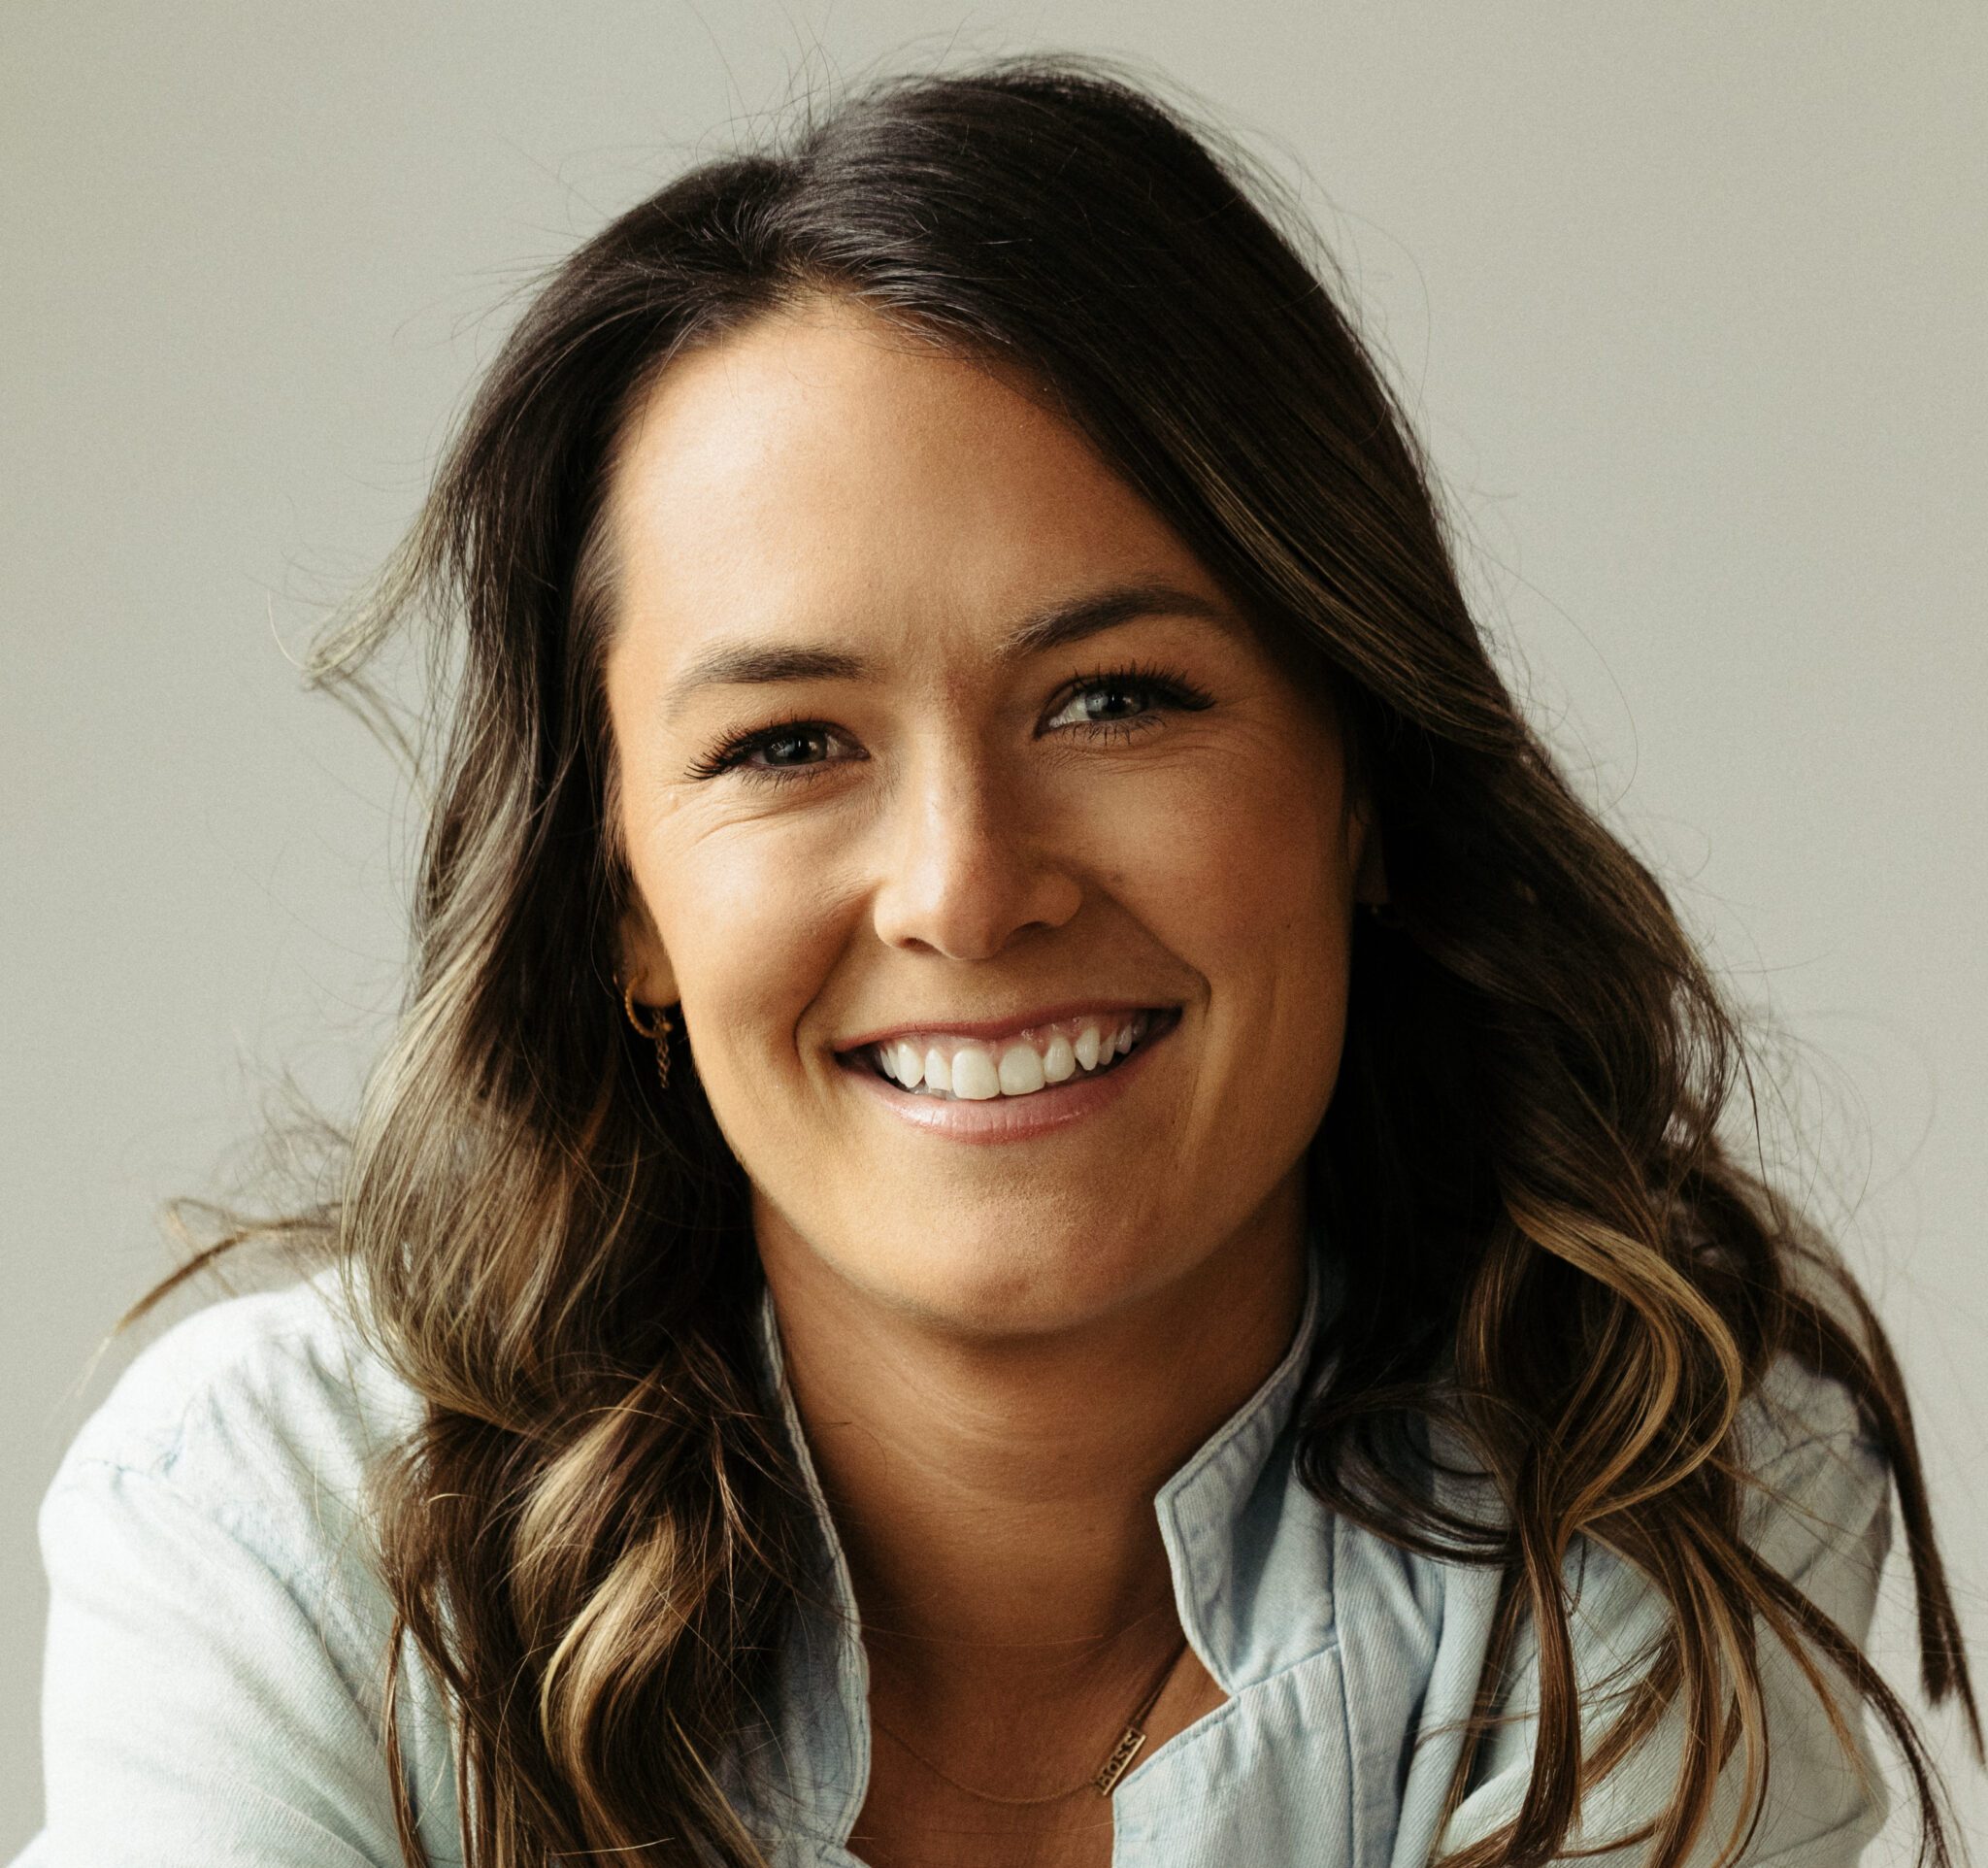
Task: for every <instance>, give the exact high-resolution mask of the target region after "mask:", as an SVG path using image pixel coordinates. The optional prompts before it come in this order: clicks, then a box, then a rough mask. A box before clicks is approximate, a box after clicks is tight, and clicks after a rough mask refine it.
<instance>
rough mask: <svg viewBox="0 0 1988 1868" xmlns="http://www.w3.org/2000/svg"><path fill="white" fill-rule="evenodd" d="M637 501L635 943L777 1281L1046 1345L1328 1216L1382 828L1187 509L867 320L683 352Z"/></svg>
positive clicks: (622, 515)
mask: <svg viewBox="0 0 1988 1868" xmlns="http://www.w3.org/2000/svg"><path fill="white" fill-rule="evenodd" d="M611 522H612V524H613V527H614V536H615V543H616V546H617V548H618V553H619V560H620V569H619V574H618V583H617V584H616V593H615V617H614V625H613V626H614V634H613V643H612V647H611V649H610V651H609V658H608V667H607V687H608V698H609V711H610V715H611V718H612V723H613V735H614V742H615V755H616V758H617V761H618V772H619V781H620V782H619V792H618V797H619V815H620V829H621V833H622V836H623V838H624V841H625V846H626V854H627V860H628V865H629V869H630V871H631V873H632V876H633V879H634V884H635V890H636V897H637V899H636V901H635V903H634V905H633V907H632V909H631V912H630V914H629V916H628V917H627V919H626V921H625V923H624V927H623V936H622V938H623V947H624V957H625V960H626V963H627V965H628V967H629V968H630V973H631V977H632V978H633V980H634V982H635V984H636V989H637V996H638V997H639V998H641V999H644V1000H646V1001H650V1002H656V1003H664V1004H670V1003H674V1002H677V1001H679V1000H680V1002H681V1011H680V1014H679V1018H678V1024H679V1034H682V1035H679V1037H678V1039H677V1040H676V1042H677V1044H678V1045H679V1046H680V1045H681V1044H683V1042H684V1041H685V1037H686V1036H687V1040H688V1042H689V1044H690V1047H691V1049H692V1051H694V1053H695V1057H696V1065H697V1070H698V1073H699V1075H700V1076H701V1077H702V1079H703V1082H704V1084H705V1088H706V1090H707V1093H708V1094H709V1096H710V1099H711V1103H712V1109H713V1110H714V1112H715V1114H716V1117H717V1119H718V1122H719V1124H720V1126H721V1127H722V1129H723V1131H724V1134H725V1136H726V1139H727V1140H728V1142H729V1143H730V1145H731V1147H732V1149H733V1151H735V1152H736V1154H737V1155H738V1157H739V1159H740V1161H741V1162H742V1163H743V1164H744V1166H745V1169H746V1174H747V1176H748V1177H749V1179H750V1182H751V1184H752V1187H753V1196H754V1217H755V1222H756V1226H757V1229H758V1235H759V1239H760V1247H761V1251H762V1252H765V1253H767V1254H769V1262H770V1263H771V1262H772V1256H773V1254H775V1253H781V1254H785V1255H786V1256H787V1257H788V1258H789V1259H790V1260H791V1259H794V1258H796V1257H798V1258H799V1259H801V1260H805V1262H806V1263H807V1265H808V1267H809V1269H810V1271H811V1273H812V1274H817V1275H818V1274H822V1273H826V1274H827V1275H830V1276H832V1277H834V1278H836V1279H839V1280H842V1281H845V1283H846V1284H847V1285H848V1286H850V1287H852V1289H853V1290H854V1291H855V1292H857V1293H860V1294H862V1295H864V1296H867V1297H869V1298H872V1299H875V1300H877V1301H879V1302H882V1303H884V1304H887V1305H890V1306H893V1307H896V1308H899V1309H904V1310H909V1311H911V1312H913V1313H916V1314H918V1315H920V1316H923V1317H925V1318H929V1319H932V1320H935V1321H944V1322H946V1323H949V1324H950V1325H952V1326H955V1327H959V1328H964V1329H968V1330H973V1331H976V1332H1044V1331H1050V1330H1054V1329H1057V1328H1064V1327H1074V1326H1077V1325H1078V1324H1080V1323H1082V1322H1084V1321H1086V1320H1089V1319H1093V1318H1102V1317H1105V1316H1107V1315H1109V1314H1110V1312H1112V1311H1113V1310H1116V1309H1118V1308H1120V1307H1122V1306H1124V1305H1127V1304H1130V1303H1133V1302H1137V1301H1139V1300H1141V1299H1143V1298H1148V1297H1152V1296H1155V1295H1157V1294H1159V1293H1161V1292H1162V1291H1164V1290H1165V1288H1166V1287H1167V1286H1169V1285H1170V1284H1180V1285H1181V1286H1182V1288H1183V1289H1185V1288H1188V1287H1190V1285H1191V1284H1193V1282H1194V1281H1195V1280H1196V1278H1197V1275H1199V1277H1200V1279H1202V1280H1206V1279H1207V1278H1208V1277H1209V1276H1210V1275H1211V1274H1213V1275H1217V1276H1219V1275H1220V1260H1221V1257H1222V1255H1223V1254H1224V1252H1233V1251H1239V1250H1243V1249H1245V1248H1244V1247H1243V1244H1241V1243H1240V1242H1244V1241H1248V1240H1251V1239H1257V1238H1261V1237H1264V1236H1266V1234H1267V1232H1272V1231H1277V1230H1282V1231H1283V1232H1284V1233H1285V1234H1286V1236H1288V1226H1287V1225H1284V1224H1282V1223H1281V1221H1279V1220H1278V1218H1277V1217H1278V1216H1283V1217H1285V1218H1288V1217H1292V1216H1295V1214H1296V1213H1297V1211H1298V1206H1297V1187H1298V1185H1299V1181H1298V1174H1299V1166H1300V1162H1301V1159H1302V1156H1303V1153H1304V1151H1305V1147H1306V1144H1307V1142H1308V1141H1309V1138H1310V1136H1311V1134H1312V1131H1313V1130H1314V1129H1315V1128H1316V1126H1317V1124H1318V1121H1319V1118H1320V1117H1321V1116H1322V1114H1323V1113H1324V1110H1325V1107H1326V1103H1327V1100H1328V1098H1329V1096H1330V1094H1331V1091H1332V1085H1333V1080H1334V1077H1335V1074H1336V1072H1337V1069H1338V1063H1339V1056H1340V1050H1341V1040H1342V1029H1343V1022H1344V1011H1345V997H1346V976H1347V953H1348V943H1349V932H1350V922H1351V917H1352V911H1353V901H1354V887H1355V877H1356V873H1357V872H1358V870H1359V867H1360V860H1361V851H1362V841H1363V825H1362V822H1361V819H1360V817H1358V815H1357V814H1356V813H1355V811H1354V810H1353V808H1352V805H1351V801H1350V800H1349V798H1348V795H1347V791H1346V786H1345V783H1344V776H1343V768H1342V756H1341V747H1340V744H1339V740H1338V737H1337V734H1336V732H1335V730H1334V728H1333V725H1332V723H1331V721H1330V720H1329V718H1328V717H1326V715H1325V713H1324V711H1323V710H1322V709H1321V708H1320V706H1319V705H1318V704H1317V703H1316V702H1315V701H1314V700H1312V699H1309V698H1308V696H1306V695H1305V694H1304V693H1302V692H1300V691H1299V690H1298V688H1297V687H1295V686H1294V685H1293V684H1292V683H1291V682H1290V681H1289V680H1288V679H1287V678H1286V677H1284V676H1283V675H1282V674H1280V673H1279V671H1278V669H1277V668H1276V665H1275V664H1274V663H1273V661H1272V660H1271V658H1270V657H1269V656H1268V655H1266V654H1265V652H1264V651H1263V650H1261V649H1260V648H1259V647H1258V646H1257V644H1256V643H1255V642H1254V640H1253V639H1252V638H1251V636H1250V634H1249V632H1248V630H1247V629H1246V628H1245V627H1244V625H1243V619H1242V617H1240V616H1239V615H1238V614H1237V612H1236V611H1235V609H1234V608H1233V607H1232V606H1231V605H1230V604H1229V602H1228V601H1227V600H1226V599H1225V598H1224V596H1223V594H1222V592H1221V590H1220V589H1219V588H1218V587H1217V586H1216V584H1215V583H1214V581H1213V580H1212V579H1211V578H1210V576H1209V573H1208V572H1207V571H1206V570H1205V569H1204V568H1203V567H1202V566H1201V564H1200V563H1199V562H1197V560H1196V559H1195V557H1194V556H1193V555H1192V554H1191V553H1190V552H1189V551H1188V550H1187V548H1186V547H1185V546H1184V545H1183V544H1182V543H1181V541H1180V540H1179V539H1178V538H1177V537H1176V535H1175V534H1174V532H1173V531H1172V530H1171V529H1170V528H1169V527H1168V525H1167V524H1166V522H1165V521H1164V520H1163V519H1161V518H1160V517H1158V515H1157V514H1155V513H1154V512H1153V511H1152V510H1151V509H1150V508H1149V507H1148V506H1146V505H1145V504H1144V503H1143V501H1142V500H1141V499H1140V498H1139V497H1138V496H1137V495H1136V494H1135V493H1133V492H1132V491H1131V490H1130V489H1129V488H1128V487H1127V486H1126V485H1125V484H1123V483H1122V482H1121V481H1119V480H1118V479H1117V478H1116V477H1115V476H1114V475H1113V474H1112V473H1111V471H1110V469H1109V468H1108V467H1107V466H1106V465H1105V464H1104V462H1103V461H1102V460H1101V459H1100V457H1099V456H1098V455H1097V454H1096V452H1094V450H1092V448H1091V447H1090V445H1089V444H1088V443H1087V442H1086V441H1085V440H1083V439H1082V438H1081V437H1080V436H1079V435H1078V434H1077V432H1076V431H1075V430H1073V429H1072V428H1071V427H1069V426H1068V425H1066V424H1065V423H1064V422H1063V421H1062V420H1061V419H1060V418H1058V417H1055V416H1053V415H1051V414H1049V413H1047V412H1045V410H1044V408H1043V407H1042V406H1041V405H1040V404H1039V403H1038V402H1037V401H1035V400H1032V399H1031V398H1030V397H1029V396H1028V395H1026V394H1025V393H1023V392H1022V390H1021V389H1020V387H1019V386H1018V384H1016V383H1015V382H1014V381H1012V380H1005V379H1004V378H1003V377H1002V376H1000V375H997V374H995V373H993V372H991V371H990V370H989V369H987V368H985V367H983V366H981V365H978V364H976V363H973V362H969V361H965V360H963V359H961V358H959V357H957V356H954V355H951V354H948V353H945V352H943V351H940V350H936V349H932V348H927V347H923V346H920V345H918V344H917V343H915V342H914V341H912V340H911V339H909V338H907V337H906V336H905V335H904V334H903V333H901V332H898V331H895V330H893V329H892V328H890V327H889V326H887V325H885V324H883V323H881V322H880V321H878V320H877V319H876V318H875V317H874V316H873V315H871V314H868V313H866V312H863V311H861V310H860V309H858V308H855V307H853V306H851V305H849V304H848V303H846V302H845V301H839V300H821V301H813V302H811V303H810V304H809V305H807V306H806V307H805V308H802V309H800V310H797V311H794V312H791V313H782V314H779V315H776V316H770V317H765V318H763V319H761V320H760V321H758V322H756V323H754V324H752V325H750V326H748V327H747V328H746V329H745V330H743V331H741V332H737V333H734V334H732V335H730V336H728V337H726V338H725V339H723V340H721V341H719V342H718V343H716V344H714V345H712V346H711V347H709V348H707V349H704V350H698V351H694V352H692V353H691V354H689V355H687V356H685V357H684V358H681V359H679V361H678V362H677V363H676V364H675V365H673V366H672V367H671V368H670V369H669V370H668V371H667V372H666V373H665V374H664V376H663V377H662V379H661V380H660V382H659V384H658V385H657V387H656V389H655V390H654V392H653V394H652V395H651V397H650V398H649V400H648V402H647V403H646V406H645V407H644V408H643V410H642V411H641V413H640V415H639V417H638V418H637V420H636V421H635V422H634V424H633V426H632V428H631V430H630V432H629V433H628V435H627V436H626V438H625V445H624V448H623V450H622V451H621V453H620V455H619V458H618V461H617V465H616V468H615V472H614V478H613V484H612V501H611ZM1114 1041H1115V1042H1114ZM1128 1041H1129V1042H1130V1045H1131V1049H1130V1050H1129V1051H1122V1052H1121V1051H1120V1049H1119V1047H1120V1045H1122V1044H1123V1043H1125V1042H1128ZM886 1072H889V1073H892V1074H889V1075H887V1074H886ZM935 1084H938V1085H949V1088H944V1089H941V1088H935ZM908 1085H909V1086H908ZM1267 1218H1269V1219H1270V1220H1272V1221H1276V1223H1272V1224H1269V1225H1268V1226H1267V1224H1266V1221H1267Z"/></svg>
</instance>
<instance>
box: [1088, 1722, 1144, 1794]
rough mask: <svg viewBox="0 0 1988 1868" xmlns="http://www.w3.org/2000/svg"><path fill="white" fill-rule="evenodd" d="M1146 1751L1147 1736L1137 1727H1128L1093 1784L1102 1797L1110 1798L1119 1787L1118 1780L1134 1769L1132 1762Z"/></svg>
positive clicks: (1093, 1779) (1093, 1780) (1113, 1747)
mask: <svg viewBox="0 0 1988 1868" xmlns="http://www.w3.org/2000/svg"><path fill="white" fill-rule="evenodd" d="M1144 1750H1145V1734H1144V1733H1143V1731H1141V1730H1140V1729H1139V1727H1138V1726H1137V1725H1128V1726H1126V1728H1125V1735H1124V1737H1123V1738H1121V1739H1120V1740H1119V1741H1118V1743H1117V1744H1116V1745H1114V1746H1112V1748H1111V1755H1110V1757H1108V1758H1107V1759H1106V1760H1105V1762H1104V1764H1103V1765H1102V1766H1101V1767H1100V1769H1099V1771H1098V1774H1097V1776H1096V1777H1094V1778H1092V1779H1091V1784H1092V1785H1093V1786H1094V1787H1095V1789H1096V1790H1097V1793H1098V1794H1099V1795H1100V1796H1101V1797H1108V1796H1110V1794H1111V1792H1112V1791H1113V1790H1114V1789H1116V1788H1117V1787H1118V1780H1119V1779H1120V1778H1122V1777H1123V1776H1124V1775H1125V1773H1126V1772H1127V1771H1129V1770H1131V1769H1132V1760H1133V1759H1134V1758H1136V1757H1137V1756H1138V1755H1139V1754H1140V1752H1141V1751H1144Z"/></svg>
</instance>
